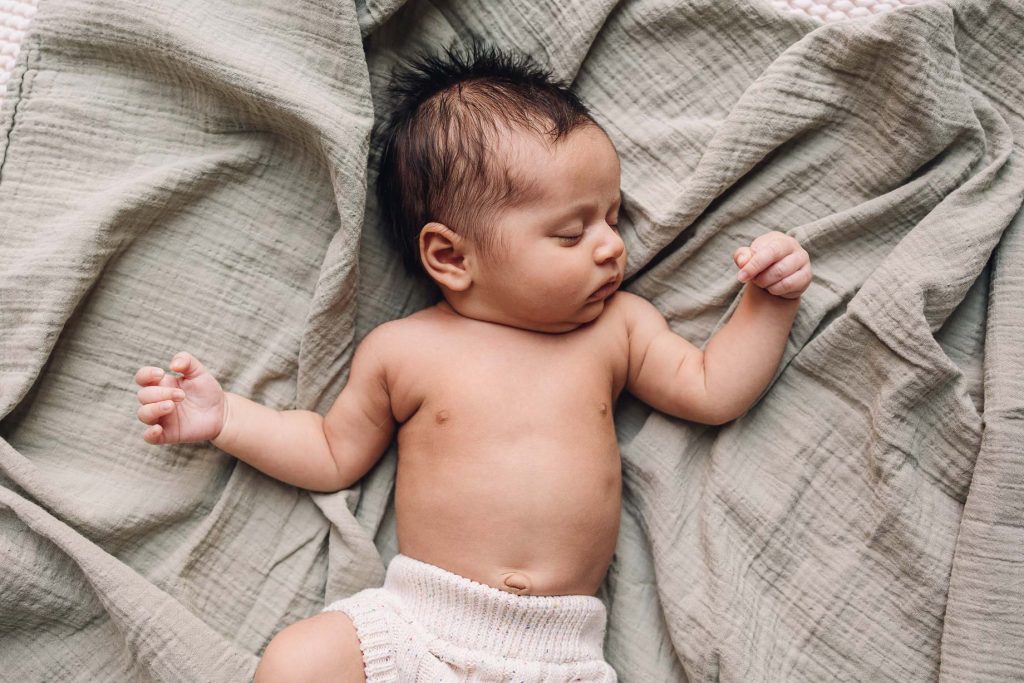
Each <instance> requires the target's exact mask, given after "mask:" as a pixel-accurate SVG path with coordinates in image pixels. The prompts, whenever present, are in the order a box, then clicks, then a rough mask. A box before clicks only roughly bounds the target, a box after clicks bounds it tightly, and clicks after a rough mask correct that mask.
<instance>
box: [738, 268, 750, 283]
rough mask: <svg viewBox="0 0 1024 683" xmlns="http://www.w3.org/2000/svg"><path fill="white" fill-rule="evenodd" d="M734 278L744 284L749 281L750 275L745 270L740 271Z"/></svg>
mask: <svg viewBox="0 0 1024 683" xmlns="http://www.w3.org/2000/svg"><path fill="white" fill-rule="evenodd" d="M736 277H737V279H739V281H740V282H746V281H747V280H749V279H750V275H749V274H748V273H747V271H745V270H741V271H740V274H739V275H737V276H736Z"/></svg>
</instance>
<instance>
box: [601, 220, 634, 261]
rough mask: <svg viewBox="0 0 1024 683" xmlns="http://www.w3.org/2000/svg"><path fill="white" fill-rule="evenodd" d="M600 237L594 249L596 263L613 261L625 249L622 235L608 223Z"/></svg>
mask: <svg viewBox="0 0 1024 683" xmlns="http://www.w3.org/2000/svg"><path fill="white" fill-rule="evenodd" d="M602 237H603V239H602V240H601V243H600V244H599V245H598V246H597V249H595V251H594V259H595V260H596V261H597V262H598V263H604V262H605V261H613V260H615V259H617V258H619V257H620V256H622V254H623V252H625V251H626V244H625V243H624V242H623V241H622V237H621V236H620V235H619V233H618V231H617V230H615V229H613V228H612V227H611V226H610V225H609V226H608V230H607V232H606V234H605V235H603V236H602Z"/></svg>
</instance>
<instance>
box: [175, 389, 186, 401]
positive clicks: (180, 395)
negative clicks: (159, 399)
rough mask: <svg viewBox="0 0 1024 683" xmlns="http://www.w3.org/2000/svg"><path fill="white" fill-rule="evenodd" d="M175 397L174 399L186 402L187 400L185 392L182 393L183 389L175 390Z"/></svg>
mask: <svg viewBox="0 0 1024 683" xmlns="http://www.w3.org/2000/svg"><path fill="white" fill-rule="evenodd" d="M173 396H174V398H177V399H181V400H184V399H185V392H184V391H182V390H181V389H175V390H174V394H173Z"/></svg>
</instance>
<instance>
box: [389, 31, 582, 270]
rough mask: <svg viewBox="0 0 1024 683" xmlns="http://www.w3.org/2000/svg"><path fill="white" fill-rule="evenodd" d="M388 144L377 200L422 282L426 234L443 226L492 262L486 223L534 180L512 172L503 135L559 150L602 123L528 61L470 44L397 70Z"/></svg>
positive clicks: (492, 242) (493, 243)
mask: <svg viewBox="0 0 1024 683" xmlns="http://www.w3.org/2000/svg"><path fill="white" fill-rule="evenodd" d="M389 94H390V96H391V99H392V108H391V114H390V116H389V117H388V118H387V119H386V120H385V121H384V122H383V124H382V125H381V128H380V129H379V132H378V135H379V136H380V138H381V139H382V154H381V161H380V170H379V174H378V178H377V198H378V200H379V205H380V210H381V216H382V218H383V220H384V227H385V231H386V234H387V237H388V239H389V240H390V241H391V242H392V244H393V245H394V246H395V248H396V249H397V250H398V251H399V253H400V254H401V255H402V261H403V264H404V265H405V268H406V270H408V271H409V273H411V274H414V275H416V274H419V275H425V271H424V269H423V264H422V263H421V261H420V254H419V233H420V230H421V229H422V227H423V226H424V225H426V224H427V223H429V222H431V221H437V222H438V223H442V224H444V225H446V226H448V228H450V229H451V230H452V231H454V232H455V233H457V234H459V235H461V236H463V237H465V238H467V239H470V240H473V241H474V242H475V243H476V244H477V245H478V246H479V248H480V249H481V250H483V251H484V252H485V253H490V254H493V253H494V251H495V248H496V245H497V244H498V240H497V238H496V236H495V235H494V233H493V232H492V231H490V230H488V226H487V222H488V218H489V217H491V216H493V215H494V214H495V213H496V212H497V211H500V210H501V209H502V208H505V207H507V206H510V205H511V204H513V203H514V202H516V201H518V200H521V199H523V198H524V197H525V196H527V195H528V193H529V192H530V189H531V187H532V186H534V182H535V181H534V179H531V178H521V177H517V176H516V174H514V173H513V172H512V171H511V169H510V165H509V158H508V154H507V151H506V152H502V151H501V148H500V144H499V143H500V139H499V138H500V136H502V135H504V134H507V133H508V132H510V131H525V132H529V133H532V134H534V135H536V136H538V138H540V139H545V140H546V141H547V142H549V143H551V144H553V143H555V142H557V141H558V140H560V139H561V138H564V137H565V136H566V135H568V134H569V133H570V132H572V131H573V130H575V129H577V128H579V127H581V126H584V125H594V126H596V125H597V123H596V122H595V121H594V120H593V118H592V117H591V115H590V112H589V111H588V110H587V108H586V106H584V104H583V103H582V102H581V101H580V99H579V98H578V97H577V96H576V95H575V94H574V93H573V92H572V91H570V90H569V88H568V87H566V86H565V85H564V84H562V83H560V82H558V81H556V80H555V79H554V78H553V77H552V75H551V72H550V71H549V70H547V69H545V68H543V67H542V66H540V65H539V64H538V63H537V62H535V61H534V60H533V59H531V58H530V57H529V56H527V55H524V54H520V53H514V52H507V51H501V50H497V49H495V48H487V47H484V46H482V45H480V44H479V43H473V44H472V45H471V46H469V47H468V48H467V49H465V50H463V51H460V50H457V49H455V48H454V47H449V48H447V49H446V50H444V51H443V53H441V54H436V55H425V56H421V57H419V58H418V59H416V60H415V61H413V62H411V63H409V64H407V65H405V66H404V67H400V68H399V69H396V71H395V72H394V73H393V75H392V83H391V86H390V88H389Z"/></svg>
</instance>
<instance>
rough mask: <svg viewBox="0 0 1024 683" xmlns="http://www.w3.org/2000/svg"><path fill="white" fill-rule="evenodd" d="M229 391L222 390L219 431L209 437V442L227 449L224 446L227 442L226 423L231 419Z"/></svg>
mask: <svg viewBox="0 0 1024 683" xmlns="http://www.w3.org/2000/svg"><path fill="white" fill-rule="evenodd" d="M231 396H232V394H231V392H229V391H225V392H224V404H223V416H222V418H221V424H220V431H219V432H217V435H216V436H214V437H213V438H212V439H210V443H212V444H213V445H214V446H216V447H217V448H219V449H221V450H227V449H226V448H225V447H224V446H225V444H226V442H227V440H228V439H227V436H228V423H229V421H230V419H231Z"/></svg>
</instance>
